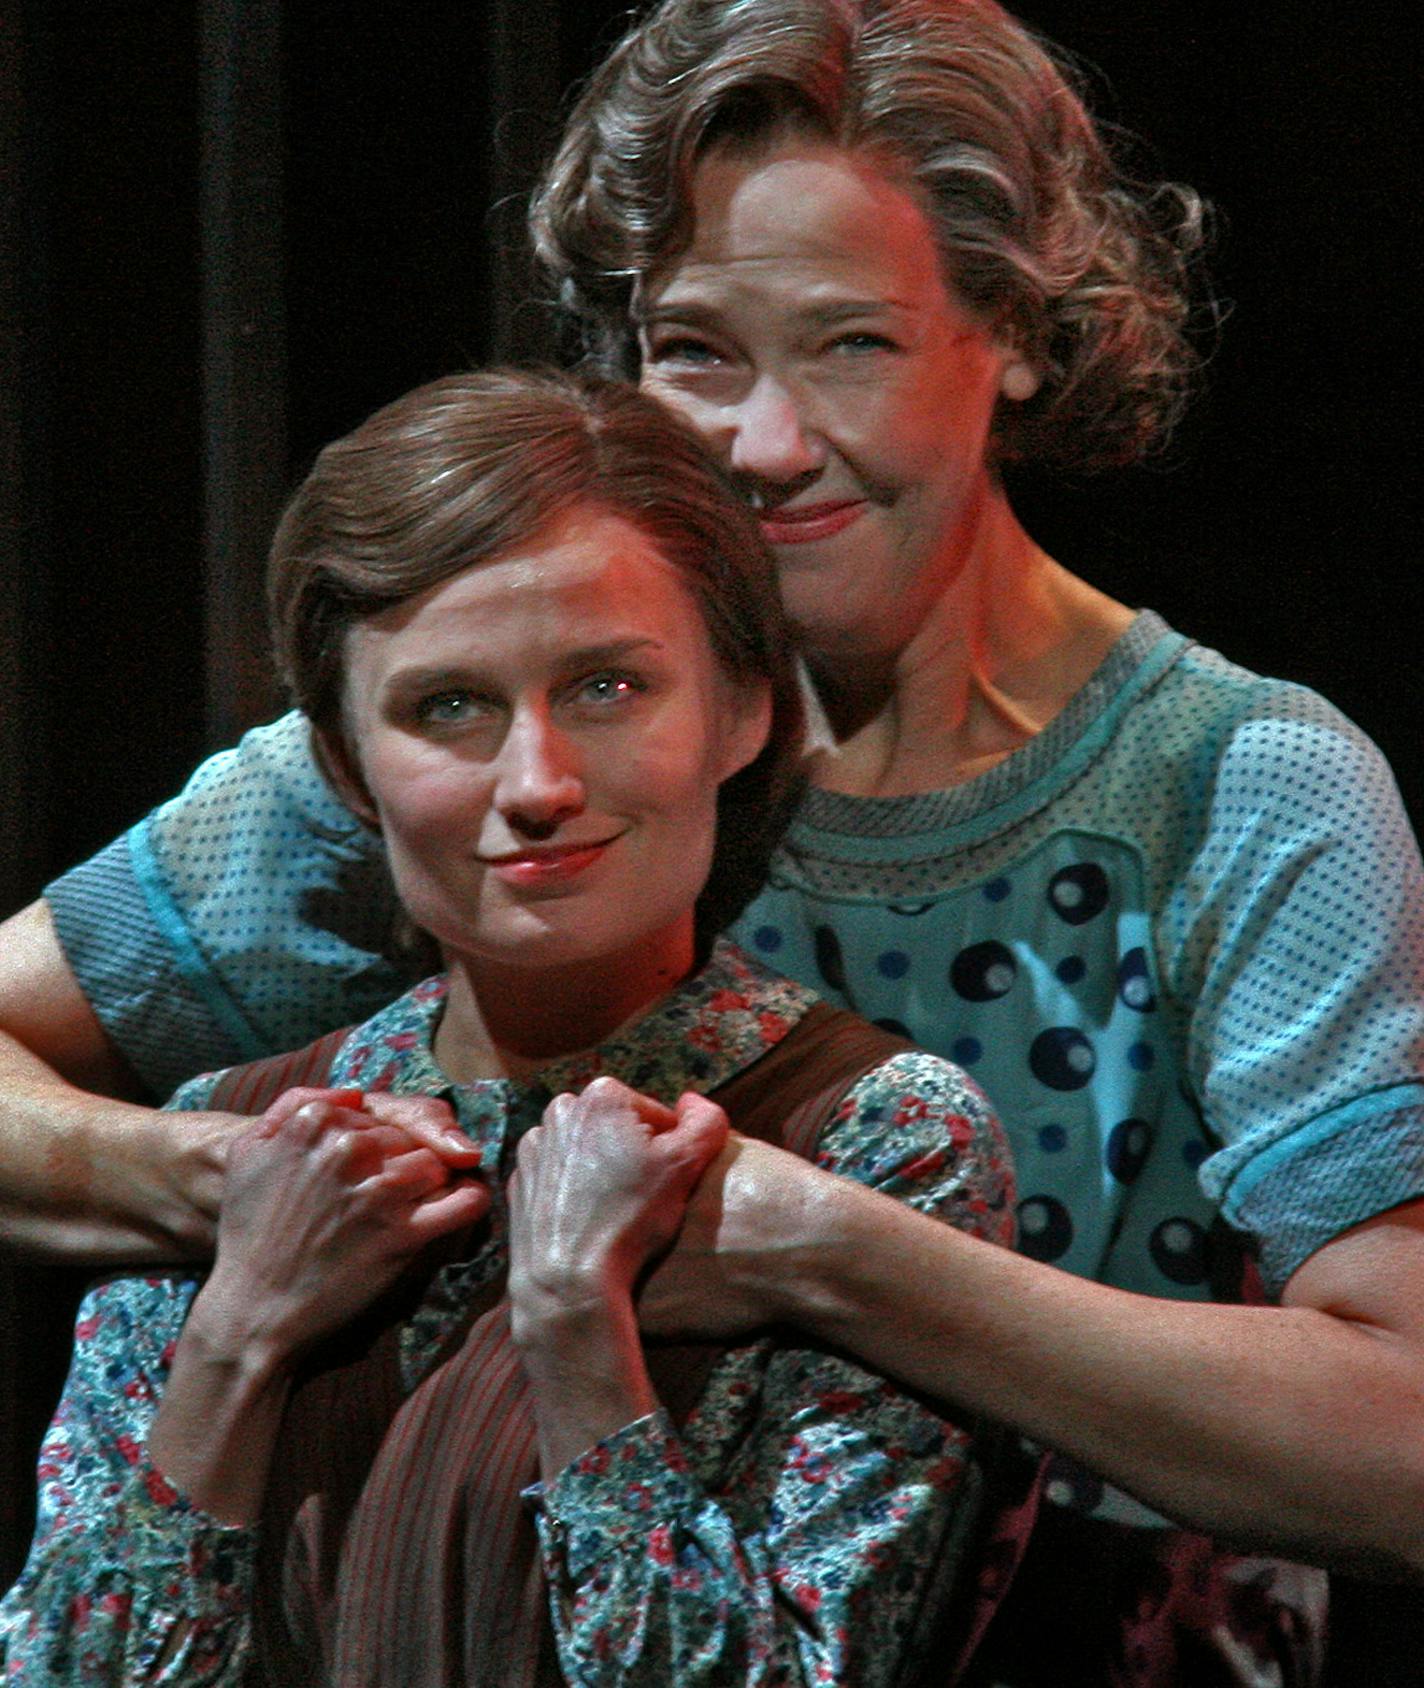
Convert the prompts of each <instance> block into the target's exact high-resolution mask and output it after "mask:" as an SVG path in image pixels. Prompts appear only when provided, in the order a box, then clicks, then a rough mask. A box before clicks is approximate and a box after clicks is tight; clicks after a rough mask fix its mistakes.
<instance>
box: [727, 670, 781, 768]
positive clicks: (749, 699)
mask: <svg viewBox="0 0 1424 1688" xmlns="http://www.w3.org/2000/svg"><path fill="white" fill-rule="evenodd" d="M722 690H723V694H724V695H725V697H726V699H727V705H728V707H727V711H726V713H725V714H724V715H723V716H722V717H721V742H720V744H719V745H718V752H719V760H718V770H717V783H718V784H719V785H720V784H721V783H722V781H723V780H729V779H731V777H732V775H733V774H739V773H740V772H741V771H742V769H743V768H746V767H750V765H751V764H752V763H753V762H755V761H756V759H757V757H758V756H760V755H761V753H762V751H763V750H765V749H766V741H767V740H768V739H769V738H770V737H771V682H770V681H768V680H750V681H742V682H740V683H738V684H735V685H734V684H733V683H732V682H731V681H724V682H723V686H722Z"/></svg>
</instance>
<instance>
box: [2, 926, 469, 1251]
mask: <svg viewBox="0 0 1424 1688" xmlns="http://www.w3.org/2000/svg"><path fill="white" fill-rule="evenodd" d="M139 1095H140V1087H139V1085H138V1081H137V1080H136V1079H135V1077H134V1075H133V1074H132V1073H131V1072H130V1071H129V1069H128V1067H127V1065H126V1064H125V1062H124V1060H123V1057H122V1056H121V1055H120V1054H119V1052H118V1051H117V1050H116V1049H115V1048H114V1046H113V1044H112V1043H111V1042H110V1041H109V1038H108V1036H107V1034H106V1033H105V1031H104V1028H103V1026H102V1025H100V1023H99V1021H98V1019H97V1017H96V1016H95V1014H94V1010H93V1009H92V1008H91V1007H90V1006H89V1003H88V1000H87V999H86V997H85V995H84V993H83V991H82V990H81V989H80V988H79V983H78V981H77V980H76V979H75V977H74V974H73V973H72V972H71V970H70V967H69V963H68V962H67V961H66V959H65V955H64V950H63V949H62V948H61V946H60V943H59V939H58V937H57V936H56V934H55V930H54V923H53V921H52V920H51V918H50V914H49V909H48V908H47V907H46V905H45V904H44V903H43V902H38V903H34V904H32V905H31V906H30V907H29V908H27V909H24V910H22V911H21V913H19V914H17V915H14V916H12V918H11V919H9V920H7V921H6V922H4V924H3V925H0V1243H8V1244H10V1245H12V1246H14V1247H16V1248H23V1249H25V1250H27V1251H29V1252H31V1253H34V1254H37V1255H41V1256H45V1257H47V1258H49V1259H52V1260H59V1261H67V1262H73V1263H75V1264H79V1265H98V1266H104V1265H147V1264H150V1263H156V1262H172V1261H177V1260H185V1259H198V1260H204V1259H208V1258H210V1257H211V1255H212V1252H213V1245H214V1240H215V1237H216V1234H217V1213H218V1202H219V1197H220V1194H221V1191H222V1183H223V1171H224V1168H225V1166H226V1164H227V1153H228V1148H229V1146H230V1145H231V1144H232V1143H233V1142H235V1141H236V1140H237V1138H238V1137H240V1136H241V1135H242V1133H243V1132H244V1131H245V1130H246V1129H247V1127H248V1125H249V1124H250V1121H248V1120H246V1119H244V1118H242V1117H240V1116H239V1115H236V1114H225V1113H195V1112H184V1111H181V1110H177V1109H156V1108H153V1107H150V1106H148V1105H146V1104H144V1103H142V1102H140V1101H138V1100H136V1098H137V1097H138V1096H139ZM370 1105H371V1107H372V1108H373V1109H374V1110H376V1111H377V1113H378V1114H379V1115H380V1117H381V1118H382V1119H383V1120H385V1121H387V1122H389V1123H391V1124H394V1125H398V1126H399V1127H400V1128H401V1129H403V1130H404V1131H405V1132H406V1133H407V1134H408V1135H409V1136H411V1137H412V1138H414V1139H415V1140H416V1141H417V1142H419V1143H420V1144H422V1145H423V1146H424V1147H425V1148H427V1149H429V1150H431V1151H432V1152H433V1153H434V1154H435V1155H436V1156H437V1157H438V1158H439V1159H441V1160H442V1161H444V1162H446V1163H447V1165H449V1166H450V1167H452V1168H454V1169H455V1170H457V1171H458V1170H462V1169H464V1168H465V1167H467V1166H468V1165H469V1164H470V1161H471V1159H472V1158H477V1157H476V1156H474V1151H473V1149H472V1146H471V1145H470V1143H469V1142H468V1141H467V1140H466V1139H465V1137H464V1136H463V1134H461V1133H460V1132H459V1131H458V1130H457V1129H456V1128H455V1122H454V1117H453V1115H452V1114H451V1112H450V1109H449V1107H448V1106H447V1105H446V1104H445V1103H444V1102H440V1101H437V1100H436V1099H435V1098H432V1097H391V1096H377V1097H373V1098H372V1100H371V1104H370Z"/></svg>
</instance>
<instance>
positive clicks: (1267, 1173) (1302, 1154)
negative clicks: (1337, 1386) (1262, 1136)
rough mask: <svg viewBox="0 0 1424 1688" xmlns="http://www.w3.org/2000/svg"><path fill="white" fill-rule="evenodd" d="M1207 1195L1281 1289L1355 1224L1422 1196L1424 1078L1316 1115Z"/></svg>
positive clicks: (1273, 1290)
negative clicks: (1251, 1241) (1254, 1248)
mask: <svg viewBox="0 0 1424 1688" xmlns="http://www.w3.org/2000/svg"><path fill="white" fill-rule="evenodd" d="M1203 1182H1204V1183H1205V1184H1206V1185H1207V1193H1208V1194H1209V1195H1212V1196H1214V1197H1216V1198H1217V1199H1218V1200H1219V1201H1220V1203H1221V1210H1222V1214H1223V1216H1224V1217H1225V1218H1226V1219H1227V1221H1228V1222H1229V1223H1230V1224H1232V1225H1233V1226H1235V1227H1236V1228H1237V1229H1238V1230H1241V1231H1245V1232H1247V1233H1248V1234H1250V1235H1251V1236H1253V1237H1255V1238H1256V1239H1257V1241H1258V1244H1259V1249H1260V1266H1261V1276H1262V1278H1263V1280H1264V1282H1265V1285H1266V1288H1267V1290H1268V1291H1269V1292H1270V1294H1272V1295H1279V1294H1280V1292H1281V1290H1282V1289H1283V1288H1284V1287H1285V1284H1286V1281H1287V1280H1288V1279H1289V1277H1290V1276H1291V1274H1292V1273H1293V1272H1294V1271H1295V1270H1296V1268H1297V1267H1298V1266H1300V1265H1301V1264H1302V1263H1303V1262H1304V1261H1306V1260H1307V1259H1309V1257H1310V1256H1311V1255H1312V1254H1314V1253H1315V1251H1316V1250H1317V1249H1320V1248H1323V1247H1324V1246H1325V1245H1326V1244H1327V1243H1329V1242H1332V1241H1333V1240H1334V1239H1335V1238H1336V1237H1338V1236H1339V1235H1340V1234H1341V1233H1342V1232H1344V1231H1348V1230H1349V1229H1350V1228H1351V1226H1353V1225H1360V1224H1363V1223H1364V1221H1365V1220H1367V1219H1373V1218H1374V1217H1375V1216H1376V1215H1377V1214H1380V1213H1384V1212H1386V1211H1387V1210H1388V1209H1389V1208H1392V1207H1398V1206H1400V1205H1401V1204H1402V1203H1404V1202H1409V1201H1415V1200H1417V1199H1418V1198H1419V1197H1421V1196H1424V1085H1421V1084H1403V1085H1396V1086H1394V1087H1393V1088H1391V1089H1388V1090H1381V1091H1376V1092H1373V1093H1372V1094H1370V1095H1368V1096H1362V1097H1359V1098H1357V1099H1356V1100H1355V1101H1353V1102H1350V1103H1348V1104H1346V1106H1344V1107H1342V1108H1337V1109H1334V1110H1333V1111H1332V1112H1330V1113H1328V1114H1325V1115H1322V1116H1321V1117H1320V1118H1318V1119H1315V1120H1312V1121H1311V1122H1310V1123H1309V1124H1308V1125H1305V1126H1302V1127H1301V1128H1300V1129H1299V1130H1297V1131H1294V1132H1292V1133H1291V1134H1290V1136H1288V1137H1286V1138H1283V1139H1282V1140H1281V1141H1280V1142H1278V1143H1275V1144H1273V1145H1272V1146H1271V1147H1270V1148H1268V1149H1266V1150H1264V1151H1263V1152H1262V1153H1261V1154H1259V1155H1257V1156H1256V1157H1255V1158H1254V1159H1252V1160H1249V1161H1247V1162H1246V1163H1245V1165H1244V1166H1242V1167H1241V1168H1240V1170H1239V1171H1237V1172H1236V1174H1235V1175H1234V1176H1233V1177H1232V1178H1230V1180H1229V1181H1222V1182H1223V1187H1222V1188H1220V1189H1213V1188H1212V1187H1211V1185H1212V1182H1213V1181H1212V1180H1211V1179H1210V1177H1209V1176H1208V1175H1207V1174H1204V1175H1203Z"/></svg>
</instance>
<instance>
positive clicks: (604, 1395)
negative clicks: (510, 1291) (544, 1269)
mask: <svg viewBox="0 0 1424 1688" xmlns="http://www.w3.org/2000/svg"><path fill="white" fill-rule="evenodd" d="M511 1327H512V1331H513V1335H514V1340H515V1343H516V1345H517V1346H518V1348H519V1356H520V1362H521V1364H522V1366H523V1368H524V1375H525V1377H526V1378H527V1379H528V1381H529V1387H530V1392H531V1394H532V1396H533V1401H534V1419H535V1424H536V1426H537V1428H538V1433H539V1469H540V1472H541V1473H542V1475H543V1477H544V1480H545V1481H546V1482H551V1481H552V1480H553V1479H554V1478H555V1477H556V1476H557V1475H558V1474H559V1472H561V1471H562V1470H563V1469H564V1467H565V1466H567V1465H569V1464H570V1463H571V1462H572V1461H573V1460H574V1459H576V1458H577V1457H578V1456H579V1455H580V1454H582V1453H584V1452H586V1451H587V1450H588V1449H589V1448H591V1447H593V1446H594V1445H595V1444H596V1443H598V1442H601V1441H603V1440H604V1439H605V1438H606V1437H609V1436H611V1435H613V1434H614V1432H615V1431H618V1430H620V1429H621V1428H622V1427H623V1426H624V1425H627V1424H631V1423H632V1422H633V1421H634V1420H635V1419H639V1418H643V1417H645V1416H646V1415H647V1414H648V1413H650V1412H653V1411H654V1410H655V1409H656V1407H657V1404H658V1402H657V1397H656V1395H655V1394H654V1393H653V1386H652V1383H651V1381H650V1379H649V1377H648V1370H647V1366H646V1364H645V1363H644V1360H643V1349H642V1343H641V1342H640V1340H639V1337H638V1326H637V1321H636V1319H635V1317H634V1314H633V1309H632V1305H631V1303H630V1302H628V1301H627V1300H626V1298H624V1299H623V1300H622V1301H621V1302H618V1301H616V1300H615V1301H613V1302H604V1301H602V1300H598V1299H595V1300H591V1301H589V1302H588V1303H586V1304H584V1305H582V1306H575V1307H568V1306H561V1305H557V1304H554V1305H542V1306H540V1305H536V1306H530V1305H529V1303H528V1300H527V1299H523V1300H521V1299H518V1298H517V1299H516V1300H515V1303H514V1305H513V1306H512V1308H511Z"/></svg>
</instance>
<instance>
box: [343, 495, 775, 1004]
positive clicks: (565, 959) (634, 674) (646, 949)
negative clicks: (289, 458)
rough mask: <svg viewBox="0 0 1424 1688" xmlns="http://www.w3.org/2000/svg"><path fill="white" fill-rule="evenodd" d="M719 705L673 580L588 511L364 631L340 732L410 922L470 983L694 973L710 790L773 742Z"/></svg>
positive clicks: (630, 539)
mask: <svg viewBox="0 0 1424 1688" xmlns="http://www.w3.org/2000/svg"><path fill="white" fill-rule="evenodd" d="M729 692H730V688H729V687H728V685H727V684H726V682H725V681H724V679H723V678H722V676H721V674H720V672H719V670H718V669H717V667H716V663H715V660H714V657H713V654H712V650H711V647H710V644H709V642H708V636H707V632H706V629H705V627H704V624H703V621H702V616H701V613H700V611H699V609H698V607H697V604H696V602H695V600H694V598H693V596H692V594H691V593H690V591H689V590H688V589H687V587H686V586H685V585H684V583H683V580H682V577H681V576H680V575H679V574H678V572H677V571H676V569H674V568H673V567H672V565H671V564H669V563H668V562H667V561H666V560H665V559H664V558H663V557H662V556H661V554H660V553H659V551H658V549H657V547H656V546H655V545H654V544H653V543H652V541H651V540H649V539H648V538H647V537H646V536H645V535H644V534H643V533H642V532H641V531H640V530H639V529H638V528H636V527H634V526H633V525H632V524H631V523H630V522H627V521H625V520H624V519H622V518H621V517H618V516H611V515H607V514H604V513H602V512H598V511H584V512H577V513H575V514H574V515H573V516H571V517H569V518H568V519H566V520H564V521H563V522H561V523H560V524H559V525H557V526H556V527H554V528H553V529H551V530H550V531H548V532H546V533H545V534H543V535H541V536H539V537H538V538H537V539H536V540H534V541H531V542H530V543H528V544H526V545H523V546H521V547H518V548H517V549H516V550H515V551H513V552H512V553H511V554H509V555H507V556H505V557H502V558H500V559H499V560H497V561H493V562H487V563H481V564H478V565H477V566H475V567H473V568H470V569H468V570H466V572H465V573H463V574H460V575H457V576H456V577H455V578H454V579H452V580H448V581H446V582H444V583H443V584H442V585H440V586H437V587H435V588H433V589H432V590H430V591H428V592H426V593H424V594H422V595H421V596H419V597H417V598H414V599H411V600H409V601H407V602H406V603H403V604H400V605H397V606H395V607H394V608H392V609H390V610H388V611H385V612H383V613H382V614H381V615H378V616H375V617H372V618H371V619H369V620H366V621H363V622H361V623H360V624H358V626H357V627H356V628H355V629H353V631H352V632H351V634H350V635H349V637H348V642H347V651H346V716H347V723H348V726H347V732H348V739H349V741H350V744H351V746H352V748H353V749H354V751H355V754H356V758H357V762H358V764H359V775H360V779H361V783H362V785H363V787H364V797H365V799H367V800H368V801H366V802H365V803H364V804H363V807H364V809H365V811H366V813H367V814H368V816H369V818H371V819H373V820H374V821H375V822H376V823H377V824H378V825H379V826H380V829H381V832H382V834H383V836H384V839H385V842H386V846H387V849H388V852H389V855H390V861H391V867H392V870H393V872H394V875H395V880H396V886H397V889H398V890H399V892H400V895H401V899H402V901H403V902H404V904H405V906H406V908H407V909H408V910H409V912H410V914H411V915H412V917H413V918H414V919H415V920H416V921H417V922H418V923H419V924H420V925H421V926H423V927H424V928H425V929H426V930H427V931H429V932H431V933H432V934H433V935H434V936H435V937H436V938H437V939H438V940H439V941H440V943H441V944H442V946H444V948H445V949H446V951H447V953H450V954H453V955H457V956H459V957H461V958H463V959H465V960H467V961H468V962H469V963H470V964H471V966H472V969H473V972H474V977H475V978H476V979H478V976H479V974H478V967H479V964H480V962H481V961H482V960H484V961H488V962H493V963H497V964H499V965H500V966H501V967H502V968H507V967H510V966H517V967H521V968H525V967H527V968H538V967H540V966H545V965H549V966H560V965H564V964H580V963H586V962H588V961H600V960H602V961H607V962H609V963H610V964H618V963H620V962H621V961H625V960H626V961H627V962H628V965H631V966H634V967H636V968H637V969H639V970H640V972H656V971H657V970H658V969H659V968H664V969H666V968H671V969H672V970H673V976H674V977H676V976H678V975H679V973H680V972H685V971H686V968H687V966H688V965H689V964H690V961H691V946H692V910H693V904H694V902H695V900H696V898H697V896H698V894H699V893H700V891H701V889H702V886H703V884H704V883H705V881H706V877H707V873H708V869H709V867H710V864H711V860H712V849H713V842H714V833H715V824H716V799H717V788H718V786H719V785H720V783H721V782H722V780H724V779H725V778H727V777H728V775H730V774H731V773H732V772H734V771H735V770H736V769H737V768H740V767H742V766H744V765H745V764H746V763H748V762H750V761H751V760H752V758H753V757H754V756H755V755H756V754H757V753H758V751H759V750H760V749H761V747H762V744H763V743H764V742H765V739H766V730H767V706H766V699H765V698H759V697H757V696H756V695H755V694H752V695H744V696H740V697H737V698H733V697H731V696H729ZM630 958H631V959H630Z"/></svg>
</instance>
